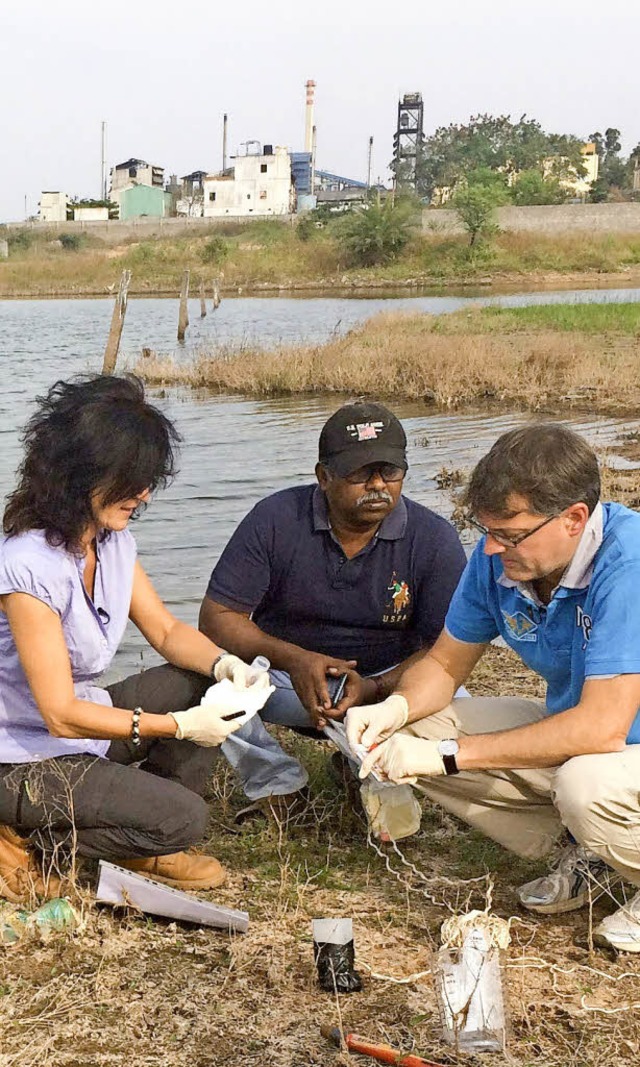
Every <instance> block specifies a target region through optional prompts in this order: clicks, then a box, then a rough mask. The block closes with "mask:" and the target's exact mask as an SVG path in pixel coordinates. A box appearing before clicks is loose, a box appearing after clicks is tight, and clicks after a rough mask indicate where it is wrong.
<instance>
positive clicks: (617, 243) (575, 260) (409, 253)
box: [0, 220, 640, 296]
mask: <svg viewBox="0 0 640 1067" xmlns="http://www.w3.org/2000/svg"><path fill="white" fill-rule="evenodd" d="M339 226H340V220H334V221H333V222H331V223H330V224H329V226H328V227H327V228H326V229H322V230H319V231H314V233H313V235H312V239H310V240H308V241H301V240H300V239H299V237H298V236H297V234H296V231H295V229H293V228H291V227H289V226H283V225H282V224H281V223H279V222H276V221H274V220H265V221H262V222H261V221H258V220H255V221H253V222H252V223H249V224H248V225H247V226H245V227H242V228H241V229H240V230H239V231H238V230H237V229H235V230H234V228H233V227H231V228H229V227H224V226H220V225H214V226H212V228H211V230H210V231H209V232H206V233H205V232H202V231H198V233H191V234H185V235H180V236H164V235H162V236H159V237H153V236H149V235H147V236H146V237H145V236H144V235H135V236H134V237H132V238H131V239H129V240H127V241H124V242H122V244H121V245H119V246H117V247H114V246H109V245H108V244H107V243H103V242H102V241H101V239H100V238H99V237H94V236H90V237H87V236H83V237H82V244H81V246H80V247H79V248H78V249H76V250H71V249H64V248H61V247H60V245H59V242H58V241H56V240H54V239H53V238H55V234H54V233H53V232H50V233H44V234H42V233H36V232H33V231H26V233H25V234H24V241H23V242H21V243H18V244H16V243H12V245H11V248H10V254H9V259H8V260H6V261H3V262H0V296H67V295H70V296H88V295H93V294H97V295H102V294H104V293H106V292H110V291H113V290H112V288H110V287H112V286H114V285H117V282H118V279H119V275H120V271H121V270H122V269H123V268H125V267H126V268H128V269H131V270H132V272H133V278H132V283H131V289H130V291H131V293H132V294H145V293H155V294H167V295H176V296H177V294H178V293H179V291H180V279H181V276H182V271H183V270H185V269H189V270H191V271H192V280H193V281H194V283H195V281H196V279H199V278H200V277H202V278H203V280H204V281H206V282H210V281H211V279H212V278H213V277H215V276H218V275H219V276H220V277H221V279H222V283H223V288H224V289H226V290H227V291H234V290H237V289H238V288H242V289H243V291H244V292H245V293H246V292H247V291H250V290H254V291H261V290H266V291H269V290H276V289H284V290H296V289H298V290H304V289H312V288H314V289H330V290H334V291H335V290H338V291H340V290H349V289H351V288H354V289H365V290H366V289H368V288H373V287H402V288H415V287H417V286H429V285H431V286H432V285H460V284H466V283H470V284H483V285H485V284H489V283H490V282H492V281H495V282H499V283H501V284H503V285H504V284H507V285H508V284H513V285H519V286H521V285H522V284H523V279H527V280H529V282H530V284H534V285H536V286H540V285H545V284H546V285H556V286H557V285H567V284H569V283H570V282H571V281H572V280H573V281H575V282H578V284H580V285H585V284H589V282H591V283H592V284H593V285H600V284H601V282H602V277H603V275H607V276H608V278H609V280H611V281H613V280H614V279H615V278H617V279H618V280H619V281H620V282H621V284H630V283H631V282H632V281H633V279H634V278H635V279H640V237H639V236H638V235H637V234H565V233H559V234H555V235H553V236H539V235H537V234H513V233H502V234H499V235H498V236H497V237H496V239H495V240H494V241H492V242H491V243H490V244H482V245H478V246H477V247H475V248H474V249H469V247H468V238H467V237H466V236H465V235H458V236H449V237H445V236H442V235H439V234H437V233H434V232H427V233H425V234H423V235H421V236H419V237H414V238H413V239H412V240H411V241H410V242H409V244H408V245H407V247H406V248H405V250H404V251H403V253H402V255H401V256H400V257H399V258H398V259H397V260H394V261H393V262H391V263H387V264H383V265H380V266H376V267H366V268H358V267H353V266H349V263H348V259H347V257H346V255H345V253H344V250H343V249H342V247H341V243H340V240H339V236H338V230H339ZM212 236H215V237H217V238H221V239H222V241H223V243H224V246H225V251H226V255H224V256H223V257H221V258H215V257H214V258H213V260H212V259H211V258H210V257H209V256H208V255H207V244H208V242H209V240H210V239H211V237H212Z"/></svg>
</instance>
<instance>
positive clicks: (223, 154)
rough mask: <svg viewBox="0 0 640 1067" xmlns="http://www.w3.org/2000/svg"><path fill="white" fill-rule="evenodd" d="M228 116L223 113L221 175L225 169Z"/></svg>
mask: <svg viewBox="0 0 640 1067" xmlns="http://www.w3.org/2000/svg"><path fill="white" fill-rule="evenodd" d="M228 121H229V120H228V116H227V113H226V111H225V113H224V118H223V119H222V173H223V174H224V172H225V170H226V169H227V125H228Z"/></svg>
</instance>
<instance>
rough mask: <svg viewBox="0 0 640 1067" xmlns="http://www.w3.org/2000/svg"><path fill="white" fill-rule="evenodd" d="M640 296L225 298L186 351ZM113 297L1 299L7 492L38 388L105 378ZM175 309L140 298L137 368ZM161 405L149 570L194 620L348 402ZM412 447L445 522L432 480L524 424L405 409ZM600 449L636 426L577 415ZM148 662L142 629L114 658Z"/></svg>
mask: <svg viewBox="0 0 640 1067" xmlns="http://www.w3.org/2000/svg"><path fill="white" fill-rule="evenodd" d="M629 300H640V290H638V289H635V290H633V289H598V290H571V291H562V292H540V293H510V294H508V295H501V296H500V295H494V294H488V293H482V294H481V295H480V296H473V297H469V296H466V297H465V296H457V295H456V296H451V295H448V296H429V297H424V296H422V297H413V298H412V297H402V298H399V299H396V298H393V299H383V298H375V299H354V300H350V299H343V298H336V299H334V298H314V299H309V298H305V299H302V298H293V299H291V298H286V299H282V298H264V299H263V298H255V297H252V298H245V299H242V298H236V299H226V300H223V302H222V304H221V306H220V308H219V309H218V310H217V311H216V312H215V313H214V314H211V313H210V314H209V315H208V316H207V318H206V319H204V320H200V318H199V305H198V303H197V302H196V301H194V302H192V305H191V309H190V311H191V315H192V326H191V328H190V330H189V332H188V334H187V337H188V342H187V344H186V345H185V346H183V347H181V349H180V351H182V352H183V353H184V355H185V356H188V355H190V354H191V353H192V352H193V350H194V349H195V348H197V347H199V346H201V345H203V344H210V343H212V342H221V343H229V342H232V343H242V342H247V343H251V342H261V343H262V344H266V345H271V344H276V343H278V342H280V341H289V342H298V341H310V340H311V341H322V340H325V339H327V338H328V337H330V336H331V335H332V333H335V332H337V331H340V332H342V331H344V330H346V329H348V328H349V327H351V326H353V325H355V324H356V323H358V322H361V321H363V320H364V319H365V318H368V317H369V316H370V315H372V314H375V313H376V312H378V311H380V310H392V309H396V308H397V309H411V310H416V311H425V312H431V313H434V314H437V313H442V312H449V311H453V310H456V309H457V308H459V307H462V306H465V304H471V303H473V304H478V303H482V304H488V303H499V304H502V305H504V306H518V305H522V304H531V303H568V302H581V303H582V302H594V301H598V302H604V301H607V302H611V301H616V302H623V301H625V302H626V301H629ZM112 306H113V304H112V301H111V300H82V301H70V300H56V301H0V366H1V367H2V383H3V388H2V391H1V392H0V495H3V496H4V494H5V493H6V492H8V491H9V489H10V488H11V487H12V485H13V481H14V472H15V469H16V466H17V464H18V462H19V457H20V444H19V430H20V427H21V426H22V425H23V424H24V422H25V420H26V418H27V417H28V415H29V413H30V412H31V411H32V409H33V400H34V397H35V395H36V394H37V393H38V392H42V391H43V390H45V389H46V388H47V387H48V386H49V385H50V384H51V383H52V382H53V381H55V380H56V379H57V378H67V377H69V376H70V375H72V374H75V373H78V372H82V371H92V372H97V371H99V370H100V368H101V365H102V353H103V350H104V345H105V340H106V336H107V332H108V328H109V321H110V316H111V310H112ZM176 323H177V302H174V301H169V300H133V301H131V302H130V305H129V309H128V312H127V319H126V323H125V330H124V334H123V343H122V349H123V352H124V353H125V355H126V356H128V357H130V358H131V359H134V358H135V357H136V356H137V355H138V353H139V351H140V348H141V347H142V346H143V345H149V346H150V347H152V348H154V349H156V350H161V351H176V350H178V345H177V342H176V341H175V330H176ZM155 398H156V399H157V401H158V403H159V404H160V405H161V406H162V407H163V409H164V410H165V411H166V412H167V413H168V414H169V415H170V417H171V418H173V419H174V420H175V421H176V423H177V425H178V428H179V430H180V432H181V433H182V434H183V436H184V446H183V449H182V454H181V470H180V474H179V476H178V478H177V479H176V481H175V482H174V484H173V485H172V486H171V487H170V488H169V489H167V490H166V491H165V492H164V493H161V494H159V495H158V497H157V499H156V500H154V501H153V502H152V504H151V506H150V508H149V509H148V511H147V513H146V515H145V516H144V518H143V519H142V520H141V521H140V522H139V523H137V524H136V525H135V526H134V533H135V536H136V539H137V541H138V545H139V549H140V556H141V559H142V562H143V565H144V566H145V567H146V569H147V570H148V572H149V574H150V575H151V578H152V580H153V581H154V583H155V585H156V587H157V589H158V591H159V592H160V595H161V596H162V597H163V599H164V600H165V602H166V603H167V604H168V605H169V606H170V607H171V609H172V610H173V611H174V612H175V613H176V615H178V616H179V617H180V618H182V619H184V620H185V621H188V622H192V623H193V622H195V621H196V619H197V614H198V608H199V604H200V600H201V598H202V596H203V594H204V591H205V589H206V585H207V581H208V577H209V573H210V571H211V568H212V566H213V564H214V563H215V561H216V560H217V558H218V556H219V555H220V552H221V550H222V548H223V547H224V545H225V543H226V541H227V539H228V537H229V536H230V534H231V533H232V531H233V529H234V528H235V526H236V525H237V523H238V522H239V520H240V519H241V518H242V517H243V515H245V514H246V512H247V511H248V510H249V509H250V508H251V507H252V505H253V504H254V503H256V501H258V500H259V499H261V498H262V497H263V496H265V495H266V494H268V493H270V492H273V491H274V490H276V489H279V488H283V487H284V486H287V485H295V484H300V483H303V482H306V481H310V480H313V468H314V465H315V462H316V458H317V440H318V435H319V432H320V428H321V426H322V424H323V422H324V421H325V420H326V419H327V418H328V416H329V415H330V414H331V413H332V411H334V410H335V408H336V407H337V403H338V402H337V401H336V399H335V398H327V399H323V398H321V397H314V398H312V399H306V398H305V399H299V398H287V399H284V400H251V399H243V398H237V397H219V396H215V397H212V396H209V395H205V394H194V393H193V392H191V391H187V390H177V389H171V390H162V391H156V393H155ZM394 410H395V411H396V413H397V414H398V415H399V416H401V418H402V419H403V422H404V425H405V428H406V431H407V436H408V439H409V459H410V469H409V473H408V476H407V479H406V482H405V491H406V492H407V493H408V495H410V496H412V497H413V498H414V499H416V500H418V501H420V502H421V503H424V504H427V505H428V506H429V507H432V508H434V509H436V510H437V511H440V512H441V513H443V514H446V515H448V514H449V513H450V510H451V501H450V498H449V494H448V493H447V492H446V491H444V492H443V491H441V490H439V489H438V486H437V484H436V481H435V476H436V475H437V474H438V472H439V471H440V470H441V469H442V468H443V467H447V468H461V469H468V468H469V467H471V466H473V464H474V463H475V462H477V460H478V459H479V458H480V456H481V455H482V454H483V452H485V451H486V450H487V448H488V447H489V446H490V445H491V444H492V442H493V441H494V440H495V438H496V437H497V436H498V435H499V434H500V433H502V432H503V431H504V430H506V429H509V428H510V427H512V426H515V425H518V424H519V423H520V422H522V421H523V416H522V415H519V414H518V413H514V414H510V415H500V416H489V415H478V416H461V415H442V414H437V415H436V414H432V413H431V414H430V413H429V412H428V410H427V409H425V407H424V405H422V404H419V403H416V404H407V403H401V404H397V405H394ZM574 425H575V427H576V429H578V430H579V431H581V432H583V433H584V434H585V435H586V436H587V437H588V438H589V440H590V441H591V442H592V443H594V444H595V445H596V446H600V447H601V446H604V445H607V444H610V443H611V442H612V441H614V440H615V439H616V437H617V436H618V434H619V432H620V430H621V428H622V426H624V427H631V428H638V426H640V423H632V422H630V421H629V420H628V419H626V420H616V419H596V418H594V419H583V420H574ZM143 649H144V655H143V660H142V662H143V663H144V665H145V666H150V665H152V664H153V663H154V662H156V657H155V654H154V653H153V652H151V651H149V650H148V647H147V646H146V645H145V643H144V641H143V640H142V638H141V637H139V635H138V634H137V631H135V630H133V629H132V628H131V630H130V631H129V632H128V633H127V635H126V639H125V641H124V643H123V647H122V649H121V651H120V653H119V655H118V657H117V669H118V673H120V674H122V673H125V672H129V671H131V670H132V669H136V668H137V667H139V666H140V663H141V653H142V651H143Z"/></svg>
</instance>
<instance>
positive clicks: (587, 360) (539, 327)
mask: <svg viewBox="0 0 640 1067" xmlns="http://www.w3.org/2000/svg"><path fill="white" fill-rule="evenodd" d="M617 310H618V313H619V328H618V329H615V330H614V328H613V326H614V324H616V321H617V320H616V316H615V315H613V313H612V312H611V310H610V309H606V310H605V309H603V308H592V307H584V306H581V307H578V306H576V307H575V308H574V309H573V310H572V311H570V312H569V313H567V310H566V309H561V308H558V309H556V308H546V309H543V308H527V309H518V310H517V311H516V310H513V311H512V310H505V311H502V310H498V309H483V310H481V311H475V312H471V313H468V312H466V311H463V312H458V313H456V314H455V315H451V316H441V317H434V316H429V315H420V316H418V315H399V314H383V315H379V316H377V317H376V318H374V319H371V320H370V321H369V322H367V323H366V324H365V325H364V326H361V327H359V328H357V329H354V330H351V331H350V332H349V333H348V334H346V335H345V336H344V337H339V338H336V339H334V340H332V341H330V342H328V343H327V344H324V345H303V346H287V347H279V348H276V349H270V350H261V349H256V348H250V347H245V348H243V349H242V350H236V351H234V350H233V349H228V348H227V349H217V350H213V351H203V352H201V353H200V354H199V355H198V356H197V357H196V358H195V360H193V361H192V362H189V363H181V362H179V361H176V360H174V359H173V358H172V357H164V358H163V357H158V356H156V357H154V358H152V359H144V360H141V361H140V363H139V364H138V366H137V367H136V371H137V372H138V373H140V374H141V375H142V376H143V377H144V378H145V379H146V380H147V381H148V382H150V383H156V384H159V383H169V382H180V383H183V384H187V385H192V386H195V387H199V388H202V387H206V388H208V389H212V390H215V391H217V392H232V393H244V394H248V395H253V396H277V395H287V394H296V393H301V394H302V393H342V394H351V395H353V394H356V395H359V394H361V393H368V394H371V395H375V396H379V397H386V398H389V399H399V398H403V399H411V400H423V401H425V402H426V403H428V404H432V405H434V406H437V407H439V408H444V409H447V408H461V407H473V406H478V405H481V404H493V405H501V406H509V407H511V408H513V407H518V408H521V409H524V410H533V411H536V410H542V409H544V410H549V411H551V410H558V409H559V408H561V407H563V406H571V407H573V408H576V409H580V408H589V409H592V410H594V411H601V412H603V413H610V414H611V413H615V412H625V413H628V412H632V411H634V410H635V409H637V408H638V407H640V376H639V375H638V363H639V358H640V305H627V306H626V307H625V309H624V311H623V310H622V308H620V307H619V308H618V309H617ZM556 319H557V321H558V322H559V323H560V324H561V325H560V326H556V324H555V321H554V320H556ZM605 324H608V325H609V326H610V327H611V328H610V330H609V331H608V332H605V328H604V327H605ZM580 327H582V328H580ZM596 327H598V328H596Z"/></svg>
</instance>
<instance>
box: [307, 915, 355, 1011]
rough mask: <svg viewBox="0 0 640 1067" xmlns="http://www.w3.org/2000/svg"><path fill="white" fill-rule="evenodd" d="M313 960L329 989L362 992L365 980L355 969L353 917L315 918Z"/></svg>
mask: <svg viewBox="0 0 640 1067" xmlns="http://www.w3.org/2000/svg"><path fill="white" fill-rule="evenodd" d="M313 959H314V962H315V965H316V967H317V968H318V982H319V984H320V988H321V989H324V990H325V992H327V993H358V992H359V991H360V990H361V989H362V979H361V978H360V975H359V974H358V972H357V971H356V970H354V963H355V951H354V946H353V921H352V920H351V919H314V920H313Z"/></svg>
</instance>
